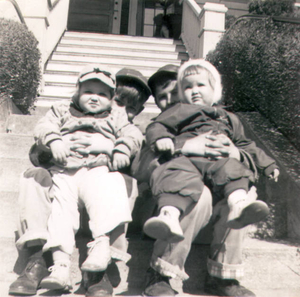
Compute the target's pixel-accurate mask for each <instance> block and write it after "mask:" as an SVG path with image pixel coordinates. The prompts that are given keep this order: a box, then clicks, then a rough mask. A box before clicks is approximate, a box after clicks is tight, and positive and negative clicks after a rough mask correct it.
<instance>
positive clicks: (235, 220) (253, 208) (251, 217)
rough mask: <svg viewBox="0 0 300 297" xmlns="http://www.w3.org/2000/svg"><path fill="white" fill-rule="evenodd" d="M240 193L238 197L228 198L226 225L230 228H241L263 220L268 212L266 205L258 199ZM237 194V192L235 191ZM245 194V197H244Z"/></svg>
mask: <svg viewBox="0 0 300 297" xmlns="http://www.w3.org/2000/svg"><path fill="white" fill-rule="evenodd" d="M240 193H241V194H242V195H241V196H242V197H241V198H240V199H236V198H234V199H230V197H229V198H228V206H229V214H228V219H227V226H228V227H229V228H231V229H242V228H244V227H246V226H248V225H251V224H254V223H258V222H260V221H262V220H264V219H265V218H266V217H267V216H268V214H269V213H270V210H269V207H268V205H267V204H266V203H265V202H263V201H259V200H254V201H253V199H248V198H247V195H246V196H245V195H244V194H243V193H242V192H241V191H240ZM237 194H238V193H237ZM244 196H245V197H244Z"/></svg>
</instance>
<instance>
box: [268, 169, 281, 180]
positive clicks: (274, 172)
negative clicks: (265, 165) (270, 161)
mask: <svg viewBox="0 0 300 297" xmlns="http://www.w3.org/2000/svg"><path fill="white" fill-rule="evenodd" d="M279 174H280V172H279V170H278V169H277V168H276V169H274V171H273V172H272V173H271V174H270V175H269V176H268V177H269V179H271V180H274V181H275V182H277V181H278V176H279Z"/></svg>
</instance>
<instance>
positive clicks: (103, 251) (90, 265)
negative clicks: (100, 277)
mask: <svg viewBox="0 0 300 297" xmlns="http://www.w3.org/2000/svg"><path fill="white" fill-rule="evenodd" d="M109 240H110V239H109V237H108V236H106V235H104V236H99V237H97V238H96V239H95V240H94V241H92V242H89V243H88V244H87V247H88V257H87V259H86V260H85V261H84V262H83V263H82V265H81V270H82V271H90V272H96V271H105V270H106V268H107V266H108V264H109V263H110V262H111V254H110V242H109Z"/></svg>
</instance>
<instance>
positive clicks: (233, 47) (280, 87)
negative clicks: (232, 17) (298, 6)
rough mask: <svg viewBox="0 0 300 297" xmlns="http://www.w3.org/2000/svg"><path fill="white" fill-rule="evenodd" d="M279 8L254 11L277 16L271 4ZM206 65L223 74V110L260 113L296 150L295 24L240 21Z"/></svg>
mask: <svg viewBox="0 0 300 297" xmlns="http://www.w3.org/2000/svg"><path fill="white" fill-rule="evenodd" d="M279 2H282V1H278V0H277V1H275V0H265V1H260V0H255V1H254V2H253V3H254V4H255V3H256V6H255V7H256V8H255V9H254V10H253V11H254V12H255V13H257V12H260V11H265V8H266V7H269V8H270V9H269V10H268V11H269V12H268V14H272V13H274V14H278V11H279V9H278V7H277V8H276V9H275V8H274V9H273V10H272V5H270V4H272V3H277V4H278V3H279ZM287 2H294V1H284V3H285V5H283V6H282V7H283V8H284V9H282V13H284V14H285V16H287V15H286V13H287V12H290V10H289V9H288V7H289V5H287ZM251 4H252V3H251ZM251 4H250V7H251ZM258 4H264V5H263V6H259V5H258ZM277 6H279V7H281V6H280V5H279V4H278V5H277ZM252 7H253V6H252ZM293 16H294V17H295V16H297V15H296V14H295V13H293ZM299 20H300V19H299ZM207 59H208V60H209V61H210V62H211V63H212V64H214V65H215V66H216V67H217V68H218V70H219V71H220V73H221V74H222V77H223V85H224V102H225V104H226V105H228V106H230V107H231V109H232V110H233V111H259V112H260V113H261V114H263V115H265V116H266V117H267V118H268V119H269V120H270V121H271V122H272V123H273V124H274V125H275V126H276V127H278V128H279V129H280V130H281V131H282V133H284V134H285V135H286V136H287V137H288V138H289V139H290V140H291V141H292V142H293V143H294V144H295V145H296V147H298V148H299V147H300V139H299V135H300V24H295V23H288V22H278V21H274V20H273V18H272V16H269V17H266V18H264V19H260V20H259V19H250V18H249V19H245V20H240V21H239V22H237V23H236V24H235V25H233V26H232V27H231V28H230V29H229V30H228V31H227V32H226V34H225V35H224V36H223V38H222V39H221V40H220V42H219V43H218V45H217V47H216V49H215V51H214V52H211V53H210V54H209V55H208V56H207Z"/></svg>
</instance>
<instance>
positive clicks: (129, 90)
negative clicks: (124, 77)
mask: <svg viewBox="0 0 300 297" xmlns="http://www.w3.org/2000/svg"><path fill="white" fill-rule="evenodd" d="M115 95H116V100H117V101H118V100H119V101H120V102H122V101H124V98H127V100H129V101H134V103H135V104H136V103H140V104H141V105H143V104H144V103H145V102H146V101H147V99H148V97H147V95H146V92H145V90H144V88H143V87H142V86H141V85H140V84H139V83H137V82H135V81H126V82H123V81H120V82H118V85H117V88H116V93H115Z"/></svg>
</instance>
